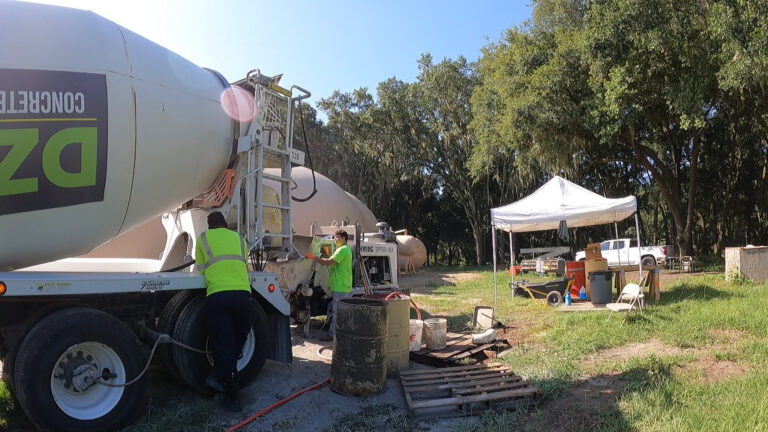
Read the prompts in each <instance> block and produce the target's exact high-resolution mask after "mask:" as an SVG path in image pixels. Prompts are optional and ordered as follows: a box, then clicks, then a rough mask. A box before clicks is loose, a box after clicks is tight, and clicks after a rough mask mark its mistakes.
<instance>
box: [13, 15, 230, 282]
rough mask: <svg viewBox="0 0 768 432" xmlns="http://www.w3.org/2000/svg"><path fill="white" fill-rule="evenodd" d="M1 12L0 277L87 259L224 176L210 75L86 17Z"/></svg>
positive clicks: (217, 80)
mask: <svg viewBox="0 0 768 432" xmlns="http://www.w3.org/2000/svg"><path fill="white" fill-rule="evenodd" d="M0 4H1V5H2V13H0V239H2V247H1V248H0V271H9V270H13V269H16V268H22V267H26V266H31V265H34V264H38V263H42V262H48V261H52V260H55V259H59V258H64V257H70V256H76V255H81V254H84V253H87V252H89V251H90V250H92V249H93V248H95V247H97V246H99V245H101V244H103V243H105V242H107V241H109V240H110V239H112V238H114V237H116V236H117V235H119V234H121V233H123V232H125V231H128V230H130V229H131V228H133V227H136V226H138V225H140V224H141V223H143V222H145V221H147V220H149V219H151V218H152V217H154V216H157V215H158V214H161V213H163V212H165V211H169V210H171V209H173V208H175V207H177V206H178V205H179V204H180V203H182V202H185V201H186V200H188V199H190V198H192V197H193V196H195V195H197V194H199V193H201V192H204V191H205V190H207V189H208V188H209V187H210V186H211V185H212V184H213V182H214V181H215V180H216V178H217V176H218V175H219V173H220V172H221V171H222V170H223V169H225V168H227V166H228V163H229V161H230V157H231V155H232V153H233V146H234V144H233V142H234V140H235V138H236V136H237V134H238V132H237V127H239V125H238V124H237V123H236V122H234V121H233V120H232V119H231V118H230V116H228V115H227V114H226V113H225V112H224V110H223V109H222V104H221V102H220V97H221V95H222V92H224V91H225V90H227V89H228V88H229V85H228V84H227V82H226V81H225V80H224V79H223V78H222V77H221V76H220V75H219V74H218V73H216V72H214V71H210V70H206V69H202V68H200V67H198V66H196V65H194V64H193V63H191V62H189V61H187V60H185V59H183V58H182V57H180V56H178V55H176V54H174V53H172V52H170V51H168V50H166V49H165V48H163V47H160V46H159V45H156V44H154V43H153V42H150V41H148V40H147V39H144V38H142V37H141V36H139V35H137V34H135V33H133V32H131V31H129V30H126V29H124V28H122V27H120V26H118V25H117V24H115V23H113V22H111V21H108V20H106V19H104V18H102V17H100V16H98V15H96V14H94V13H92V12H88V11H82V10H77V9H68V8H60V7H53V6H47V5H37V4H31V3H16V2H5V1H3V2H2V3H0Z"/></svg>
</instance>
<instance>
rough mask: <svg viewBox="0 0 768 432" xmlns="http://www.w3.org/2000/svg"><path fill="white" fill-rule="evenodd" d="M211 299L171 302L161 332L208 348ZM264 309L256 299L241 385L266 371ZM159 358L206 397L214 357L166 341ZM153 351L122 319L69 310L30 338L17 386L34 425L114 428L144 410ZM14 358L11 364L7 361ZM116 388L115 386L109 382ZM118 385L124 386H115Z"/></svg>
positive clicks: (16, 371) (18, 361)
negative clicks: (148, 350) (206, 312)
mask: <svg viewBox="0 0 768 432" xmlns="http://www.w3.org/2000/svg"><path fill="white" fill-rule="evenodd" d="M203 303H204V297H203V296H202V295H201V293H199V292H193V291H189V292H180V293H178V294H177V295H176V296H174V298H173V299H172V300H171V301H169V302H168V304H167V305H166V308H165V310H164V311H163V313H162V314H161V316H160V319H159V321H158V330H160V331H162V332H165V333H168V334H170V335H171V336H172V337H173V338H174V339H176V340H178V341H179V342H181V343H183V344H185V345H188V346H191V347H194V348H198V349H200V350H204V351H207V349H208V338H207V336H206V331H205V327H204V318H203V313H202V310H203ZM269 338H270V332H269V322H268V319H267V316H266V314H265V312H264V309H263V308H262V307H261V306H260V305H259V303H258V302H257V301H255V300H254V299H251V332H250V334H249V335H248V339H247V341H246V343H245V346H244V347H243V351H242V356H241V358H239V359H238V365H237V367H238V371H239V373H238V383H239V384H240V385H241V386H242V385H245V384H247V383H249V382H250V381H251V380H252V379H253V378H254V377H255V376H256V375H257V374H258V373H259V372H260V371H261V369H262V368H263V366H264V363H265V361H266V358H267V352H268V348H269V346H270V340H269ZM158 350H159V351H160V357H161V358H162V360H163V362H164V363H165V365H166V367H167V369H169V371H170V372H171V374H173V375H174V376H176V377H177V378H179V379H180V380H181V381H183V382H185V383H187V384H188V385H190V386H192V387H194V388H195V389H197V390H200V391H202V392H205V393H209V390H207V388H206V387H205V386H204V384H203V383H204V381H205V378H206V377H207V376H208V374H209V373H210V371H211V369H212V367H213V360H212V359H211V357H210V356H209V355H206V354H202V353H198V352H194V351H190V350H187V349H185V348H182V347H180V346H177V345H175V344H174V345H170V344H161V345H160V346H159V347H158ZM145 353H146V350H145V348H144V347H143V346H142V345H141V344H140V342H139V340H138V339H137V337H136V335H135V334H134V332H133V331H132V330H131V329H130V328H129V327H128V326H127V325H126V324H125V323H124V322H122V321H121V320H119V319H118V318H116V317H115V316H113V315H110V314H109V313H106V312H104V311H101V310H98V309H94V308H89V307H81V306H74V307H67V308H65V309H62V310H59V311H56V312H53V313H51V314H49V315H47V316H46V317H44V318H42V319H41V320H40V321H39V322H38V323H37V324H35V325H34V326H33V327H32V329H31V330H30V331H29V332H28V333H27V334H26V336H24V339H23V341H22V342H21V344H20V345H19V349H18V351H17V355H16V356H15V359H12V360H13V361H12V362H10V363H11V364H12V365H13V374H12V381H13V388H14V392H15V394H16V398H17V400H18V402H19V405H20V406H21V408H22V409H23V410H24V412H25V413H26V415H27V417H28V418H29V420H30V421H31V422H32V423H33V424H34V425H35V427H37V428H38V429H41V430H57V431H108V430H119V429H122V428H123V427H125V426H127V425H128V424H130V423H131V422H132V421H133V420H135V419H136V417H137V416H138V415H139V413H140V409H141V408H142V407H143V405H144V397H145V394H146V387H147V377H146V375H144V376H142V377H141V378H139V379H138V380H137V381H136V382H135V383H133V384H131V385H128V386H120V384H124V383H126V382H129V381H131V380H133V379H135V378H136V377H138V376H139V374H140V373H141V372H142V370H143V369H144V367H145V365H146V362H147V357H146V354H145ZM6 360H9V359H6ZM104 383H106V384H112V386H109V385H105V384H104ZM116 385H117V386H116Z"/></svg>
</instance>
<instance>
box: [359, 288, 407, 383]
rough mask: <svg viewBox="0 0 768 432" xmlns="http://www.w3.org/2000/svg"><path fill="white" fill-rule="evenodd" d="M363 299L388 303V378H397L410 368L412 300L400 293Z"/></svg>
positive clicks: (369, 296) (372, 295) (376, 295)
mask: <svg viewBox="0 0 768 432" xmlns="http://www.w3.org/2000/svg"><path fill="white" fill-rule="evenodd" d="M363 298H367V299H375V300H384V301H386V302H387V317H388V318H387V320H388V324H387V376H388V377H390V378H393V377H396V376H398V375H399V374H400V371H402V370H408V368H409V367H410V364H411V363H410V358H409V349H408V348H409V336H410V312H411V298H410V297H408V296H407V295H405V294H403V293H400V292H393V293H390V294H369V295H367V296H365V297H363Z"/></svg>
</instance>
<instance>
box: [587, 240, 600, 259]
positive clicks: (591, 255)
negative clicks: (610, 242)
mask: <svg viewBox="0 0 768 432" xmlns="http://www.w3.org/2000/svg"><path fill="white" fill-rule="evenodd" d="M585 253H586V254H587V259H588V260H591V259H600V258H602V257H603V255H602V254H601V253H600V243H592V244H588V245H587V249H586V250H585Z"/></svg>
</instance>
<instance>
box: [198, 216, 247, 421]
mask: <svg viewBox="0 0 768 432" xmlns="http://www.w3.org/2000/svg"><path fill="white" fill-rule="evenodd" d="M246 251H247V246H246V244H245V240H243V238H242V237H240V235H238V234H237V233H236V232H234V231H231V230H229V229H228V228H227V221H226V219H225V218H224V215H223V214H221V212H213V213H211V214H209V215H208V231H206V232H204V233H203V234H201V235H200V236H199V237H198V238H197V246H196V248H195V261H196V263H197V268H198V270H199V271H200V273H201V274H202V275H203V276H205V284H206V286H207V291H206V296H205V305H204V306H203V314H204V316H205V321H206V328H207V330H208V337H209V339H210V348H211V350H212V351H213V371H212V372H211V374H210V375H209V376H208V378H206V380H205V385H206V386H207V387H209V388H210V389H211V390H213V391H215V392H217V393H223V394H224V397H223V399H222V403H223V404H224V406H225V407H226V408H227V409H229V410H230V411H233V412H239V411H242V409H243V407H242V404H241V402H240V396H239V388H238V386H237V383H236V382H235V375H236V373H237V358H238V356H239V355H240V352H241V350H242V349H243V344H244V343H245V340H246V338H247V337H248V333H249V332H250V330H251V284H250V281H249V279H248V267H247V265H246Z"/></svg>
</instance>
